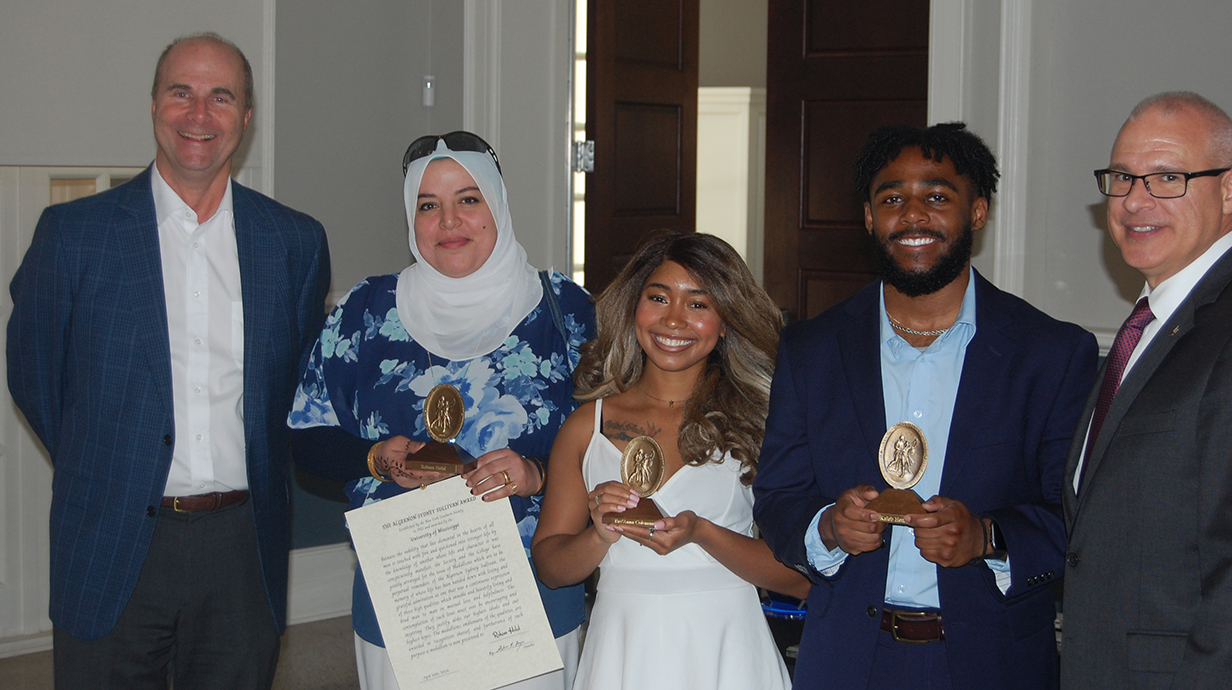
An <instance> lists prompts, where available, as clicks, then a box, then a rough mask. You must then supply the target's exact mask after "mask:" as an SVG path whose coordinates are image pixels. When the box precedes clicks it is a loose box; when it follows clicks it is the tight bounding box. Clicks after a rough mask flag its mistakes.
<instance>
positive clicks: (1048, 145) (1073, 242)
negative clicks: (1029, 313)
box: [1025, 0, 1232, 344]
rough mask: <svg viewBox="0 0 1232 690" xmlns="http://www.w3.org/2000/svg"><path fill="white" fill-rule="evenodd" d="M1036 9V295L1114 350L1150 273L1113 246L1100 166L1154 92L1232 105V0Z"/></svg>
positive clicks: (1032, 250)
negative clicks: (1099, 186) (1096, 173)
mask: <svg viewBox="0 0 1232 690" xmlns="http://www.w3.org/2000/svg"><path fill="white" fill-rule="evenodd" d="M1034 5H1035V16H1034V32H1033V33H1034V36H1033V40H1032V53H1033V56H1034V65H1033V68H1034V70H1035V74H1034V77H1033V83H1032V86H1031V91H1032V95H1031V110H1030V118H1031V137H1032V140H1033V142H1034V143H1033V145H1032V146H1031V150H1030V157H1029V164H1030V181H1029V182H1030V189H1029V194H1030V199H1031V201H1032V203H1031V204H1030V205H1029V210H1028V215H1027V224H1028V227H1029V228H1030V232H1029V233H1028V235H1027V262H1026V269H1027V275H1029V276H1030V277H1031V280H1030V281H1028V283H1027V285H1026V292H1025V296H1026V297H1027V299H1029V300H1030V301H1031V302H1033V303H1034V304H1036V305H1037V306H1039V307H1040V308H1041V309H1043V310H1045V311H1047V312H1049V313H1050V314H1053V315H1055V316H1057V317H1059V318H1062V319H1066V320H1071V321H1076V322H1078V323H1080V324H1082V325H1084V326H1086V327H1088V328H1091V329H1100V330H1101V331H1102V333H1101V334H1102V335H1103V336H1104V338H1103V339H1104V340H1106V341H1107V343H1108V344H1110V343H1111V336H1112V334H1114V332H1115V330H1116V329H1117V328H1118V327H1119V325H1120V323H1121V321H1122V320H1123V319H1124V318H1125V316H1126V315H1127V314H1128V313H1129V311H1130V308H1131V304H1132V302H1133V300H1134V299H1136V298H1137V295H1138V291H1139V290H1140V289H1141V288H1142V278H1141V276H1139V275H1138V274H1137V272H1136V271H1133V270H1132V269H1130V268H1128V267H1126V266H1125V264H1124V263H1123V262H1122V260H1121V258H1120V252H1119V251H1118V250H1117V249H1116V247H1115V245H1113V244H1112V242H1111V240H1110V239H1108V235H1107V233H1106V231H1105V226H1104V212H1105V204H1104V202H1103V197H1102V196H1101V195H1100V194H1099V192H1098V190H1096V188H1095V180H1094V178H1093V176H1092V175H1091V171H1092V170H1095V169H1096V168H1103V167H1106V166H1107V165H1108V157H1109V154H1110V152H1111V150H1112V143H1113V140H1114V139H1115V137H1116V131H1117V129H1118V128H1119V127H1120V125H1121V123H1122V122H1123V121H1124V119H1125V117H1126V116H1127V115H1128V114H1129V111H1130V110H1131V109H1132V108H1133V106H1134V105H1135V104H1136V103H1137V102H1138V101H1139V100H1141V99H1142V98H1144V97H1146V96H1149V95H1151V94H1153V93H1156V92H1159V91H1170V90H1177V89H1186V90H1192V91H1197V92H1198V93H1201V94H1202V95H1204V96H1206V97H1207V98H1210V99H1211V100H1213V101H1214V102H1215V103H1217V104H1218V105H1220V106H1221V107H1223V108H1224V110H1232V81H1230V80H1229V78H1228V55H1229V53H1228V50H1229V49H1228V37H1229V36H1230V35H1232V12H1230V11H1229V9H1230V8H1229V5H1228V3H1227V1H1226V0H1188V1H1187V2H1182V3H1165V4H1160V3H1157V2H1153V1H1150V0H1123V1H1121V2H1117V3H1075V2H1069V1H1068V0H1035V2H1034Z"/></svg>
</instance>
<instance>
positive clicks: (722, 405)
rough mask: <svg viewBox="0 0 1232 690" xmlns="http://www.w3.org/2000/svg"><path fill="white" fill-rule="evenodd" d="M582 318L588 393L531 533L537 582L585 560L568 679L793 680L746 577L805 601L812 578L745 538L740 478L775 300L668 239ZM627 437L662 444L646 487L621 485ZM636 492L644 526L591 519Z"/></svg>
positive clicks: (773, 331)
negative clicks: (578, 647)
mask: <svg viewBox="0 0 1232 690" xmlns="http://www.w3.org/2000/svg"><path fill="white" fill-rule="evenodd" d="M596 315H597V319H598V332H599V337H598V339H597V340H595V341H592V342H590V343H587V344H586V345H584V346H583V348H582V353H583V356H582V361H581V363H580V364H579V365H578V368H577V370H576V372H575V375H574V379H575V384H576V387H577V390H576V392H575V397H577V398H578V399H579V400H585V401H589V402H587V403H586V404H584V405H582V406H581V407H579V408H578V409H577V411H575V412H574V413H573V414H572V415H570V416H569V418H568V419H567V420H566V421H565V424H564V426H562V427H561V430H560V432H559V433H558V435H557V437H556V442H555V444H554V445H553V446H552V455H551V462H549V463H548V466H549V468H550V469H549V481H548V484H547V486H548V488H547V495H546V497H545V499H544V502H543V512H542V514H541V515H540V518H539V526H538V530H537V531H536V532H535V537H534V541H533V543H532V556H533V558H534V562H535V565H536V567H537V569H538V575H539V578H540V579H541V580H542V581H543V583H544V584H546V585H547V586H548V587H564V586H567V585H572V584H575V583H577V582H581V581H582V580H584V579H585V578H586V577H587V576H589V575H590V574H591V573H592V572H593V571H594V570H595V568H596V567H598V568H599V572H600V579H599V585H598V596H597V598H596V601H595V606H594V610H593V612H592V615H591V621H590V626H589V628H588V631H587V634H586V640H585V643H584V645H583V649H582V659H581V662H580V665H579V669H578V674H577V680H576V682H575V683H574V686H573V687H574V688H575V689H586V690H600V689H607V688H637V689H638V690H650V689H654V688H670V689H672V690H687V689H688V688H698V689H699V690H701V689H705V690H714V689H716V688H731V689H733V690H736V689H739V690H750V689H758V688H770V689H776V688H786V687H788V686H790V684H791V683H790V680H789V678H788V675H787V670H786V668H785V667H784V665H783V661H782V658H781V657H780V656H779V653H778V649H777V648H776V647H775V645H774V640H773V638H772V636H771V634H770V631H769V628H768V627H767V625H766V621H765V618H764V617H763V615H762V612H761V606H760V603H759V599H758V594H757V589H756V588H757V587H765V588H767V589H770V590H773V591H777V592H782V593H785V594H790V595H792V596H796V597H799V598H801V599H803V598H805V597H806V596H807V593H808V587H809V583H808V581H807V580H806V579H805V578H804V577H803V576H801V575H800V574H799V573H797V572H795V571H794V570H791V569H790V568H787V567H786V566H784V565H782V564H780V563H779V562H778V561H776V560H775V559H774V556H773V554H771V552H770V549H769V548H768V547H767V546H766V544H765V542H763V541H761V540H760V539H757V538H755V537H753V512H752V507H753V494H752V489H751V484H752V479H753V475H754V474H756V472H757V457H758V453H759V451H760V448H761V441H762V438H763V436H764V433H765V417H766V408H767V404H768V397H769V392H770V377H771V374H772V373H773V370H774V355H775V351H776V349H777V346H778V331H779V328H780V326H781V320H780V317H779V311H778V309H777V307H775V305H774V302H773V301H771V300H770V298H769V296H768V295H766V293H765V292H764V291H763V290H762V289H761V288H759V287H758V286H757V284H756V283H755V282H754V280H753V276H752V274H751V273H750V272H749V270H748V267H747V266H745V264H744V262H743V260H741V258H740V256H739V255H738V254H736V252H735V250H733V249H732V248H731V247H730V246H729V245H728V244H727V243H726V242H723V240H720V239H718V238H717V237H713V236H710V235H702V234H687V235H685V234H669V235H663V236H660V237H658V238H655V239H654V240H652V241H650V242H649V243H647V244H645V245H644V246H643V247H642V248H641V249H639V250H638V252H637V253H636V254H635V255H634V257H633V259H632V260H630V262H629V264H628V265H627V266H626V267H625V269H624V270H623V271H621V273H620V275H619V276H618V277H617V278H616V280H615V281H614V282H613V283H612V285H611V286H610V287H608V288H607V290H605V291H604V293H603V294H602V295H601V296H600V298H599V301H598V303H597V305H596ZM640 436H649V437H651V438H653V439H654V440H655V441H656V442H657V443H658V445H659V447H660V448H661V449H662V455H663V460H664V463H663V470H662V475H663V480H662V483H661V485H660V488H659V489H658V490H657V491H655V492H654V494H653V497H652V498H643V497H641V496H639V495H638V493H637V492H636V491H634V490H633V489H631V488H630V487H629V486H627V485H626V484H624V483H622V482H621V470H620V465H621V454H622V452H623V450H624V449H625V447H626V446H627V445H628V444H629V442H630V441H632V440H633V439H635V438H637V437H640ZM643 469H644V468H643ZM652 474H653V473H652ZM634 483H636V482H634ZM650 500H653V501H654V503H655V505H656V506H657V508H658V509H659V511H660V512H661V514H662V515H663V516H666V517H661V518H658V519H657V520H656V521H655V522H654V523H653V524H652V525H650V526H648V527H639V526H636V525H631V524H624V525H621V524H604V523H603V517H604V516H605V515H609V514H612V515H618V514H621V513H624V512H626V511H629V510H632V509H633V508H635V507H636V506H637V505H638V504H639V502H645V501H650Z"/></svg>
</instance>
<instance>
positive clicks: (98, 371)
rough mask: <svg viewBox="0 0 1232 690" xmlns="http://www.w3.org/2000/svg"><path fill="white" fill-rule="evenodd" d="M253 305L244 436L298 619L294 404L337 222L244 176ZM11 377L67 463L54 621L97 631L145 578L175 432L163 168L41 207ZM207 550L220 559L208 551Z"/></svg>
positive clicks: (244, 232)
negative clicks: (292, 581)
mask: <svg viewBox="0 0 1232 690" xmlns="http://www.w3.org/2000/svg"><path fill="white" fill-rule="evenodd" d="M232 189H233V191H232V199H233V202H234V210H235V234H236V244H237V247H238V251H239V264H240V278H241V283H242V299H243V303H244V401H243V406H244V436H245V441H246V454H247V464H248V481H249V487H250V491H251V501H250V503H249V504H250V506H251V509H252V514H253V520H254V522H255V525H256V534H257V545H258V549H259V551H260V559H261V568H262V570H263V572H264V576H265V588H266V592H267V593H268V595H269V604H270V613H271V615H272V616H273V617H274V620H275V622H276V624H277V626H278V629H279V631H281V630H282V629H283V626H284V625H285V619H286V599H287V560H288V548H289V513H288V467H289V463H290V452H289V446H288V431H287V426H286V416H287V410H288V409H289V408H290V405H291V399H292V396H293V394H294V392H295V386H296V383H297V382H298V380H299V367H300V363H301V360H303V355H304V354H305V351H306V349H307V347H309V346H310V345H311V344H312V343H313V342H314V341H315V339H316V337H317V334H318V333H319V332H320V328H321V324H322V320H323V315H324V311H323V301H324V297H325V293H326V291H327V290H328V287H329V279H330V270H329V250H328V247H327V244H326V239H325V231H324V229H323V228H322V227H321V224H320V223H318V222H317V221H315V220H314V219H312V218H311V217H309V216H307V215H305V214H303V213H299V212H297V211H294V210H291V209H289V208H287V207H285V206H283V205H282V204H279V203H278V202H276V201H274V200H272V199H270V198H268V197H266V196H264V195H262V194H259V193H257V192H254V191H252V190H250V189H247V188H245V187H242V186H241V185H239V184H234V185H233V188H232ZM9 289H10V292H11V294H12V297H13V313H12V316H11V317H10V319H9V324H8V343H7V356H8V383H9V390H10V392H11V393H12V395H13V399H14V401H16V403H17V405H18V407H19V408H21V410H22V412H23V413H25V416H26V419H27V421H29V423H30V426H31V428H33V430H34V432H35V434H37V435H38V437H39V439H40V440H41V441H42V442H43V445H44V446H45V447H46V448H47V451H48V452H49V453H50V455H51V460H52V463H53V465H54V466H55V473H54V479H53V481H52V503H51V620H52V622H53V623H54V624H55V625H56V626H57V627H59V628H61V629H63V630H65V631H67V632H69V633H70V634H72V635H74V636H76V637H80V638H85V639H96V638H99V637H102V636H104V635H106V634H107V633H108V632H110V631H111V629H112V628H113V627H114V626H115V623H116V621H117V619H118V618H119V616H120V612H121V611H122V610H123V608H124V606H125V604H127V602H128V600H129V597H130V596H131V595H132V592H133V589H134V587H135V586H136V584H137V576H138V575H139V574H140V572H141V566H142V563H143V562H144V561H145V557H146V552H147V550H148V549H149V545H150V539H151V537H152V535H153V532H154V523H155V521H156V520H157V519H158V509H157V506H158V505H159V502H160V500H161V498H162V494H163V488H164V486H165V484H166V480H167V473H168V470H169V468H170V466H171V454H172V450H173V448H174V443H175V422H174V417H173V412H172V392H171V351H170V346H169V344H168V340H167V314H166V301H165V299H164V294H163V276H162V263H161V257H160V253H159V241H158V227H157V220H156V218H155V211H154V197H153V193H152V191H151V187H150V172H149V169H146V171H145V172H143V173H141V174H140V175H138V176H136V177H135V178H133V179H132V180H131V181H130V182H128V183H126V184H123V185H121V186H119V187H116V188H115V189H112V190H109V191H106V192H103V193H101V194H97V195H95V196H92V197H88V198H85V199H80V200H77V201H73V202H70V203H67V204H58V205H55V206H50V207H48V208H47V209H46V210H44V212H43V215H42V217H41V218H40V219H39V223H38V227H37V229H36V230H35V232H34V237H33V240H32V242H31V245H30V249H29V250H28V251H27V252H26V255H25V258H24V259H23V261H22V264H21V268H20V269H18V271H17V274H16V275H15V277H14V278H13V282H12V284H11V285H10V288H9ZM206 557H208V556H206Z"/></svg>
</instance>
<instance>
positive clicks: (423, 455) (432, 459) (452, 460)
mask: <svg viewBox="0 0 1232 690" xmlns="http://www.w3.org/2000/svg"><path fill="white" fill-rule="evenodd" d="M405 466H406V469H408V470H413V471H418V472H443V473H445V474H451V475H452V474H466V473H467V472H470V471H471V470H473V469H475V458H474V457H472V456H471V454H470V453H468V452H466V451H465V450H464V449H462V448H459V447H458V446H457V445H456V444H453V443H441V442H440V441H432V442H431V443H429V444H427V445H426V446H424V447H423V448H420V449H419V452H417V453H415V454H414V455H411V456H410V457H408V458H407V459H406V465H405Z"/></svg>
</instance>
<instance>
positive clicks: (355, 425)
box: [288, 273, 595, 646]
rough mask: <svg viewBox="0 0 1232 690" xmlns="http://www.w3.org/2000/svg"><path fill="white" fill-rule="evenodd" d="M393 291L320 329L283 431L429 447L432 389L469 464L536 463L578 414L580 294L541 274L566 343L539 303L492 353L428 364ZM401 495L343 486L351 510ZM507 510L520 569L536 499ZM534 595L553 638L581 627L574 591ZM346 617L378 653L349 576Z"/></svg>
mask: <svg viewBox="0 0 1232 690" xmlns="http://www.w3.org/2000/svg"><path fill="white" fill-rule="evenodd" d="M397 282H398V275H397V274H391V275H384V276H375V277H372V278H368V279H366V280H364V281H362V282H361V283H359V284H358V285H356V286H355V287H354V288H352V289H351V291H350V293H348V294H347V295H346V296H345V297H344V298H343V299H342V301H340V302H339V303H338V306H337V307H335V308H334V310H333V312H332V313H331V314H330V315H329V318H327V319H326V321H325V328H324V330H322V332H321V337H320V339H319V340H318V341H317V343H316V345H315V346H314V347H313V350H312V354H311V357H310V359H309V361H308V367H307V370H306V371H305V372H304V377H303V380H302V381H301V382H300V386H299V389H298V390H297V391H296V393H295V402H294V404H293V406H292V409H291V413H290V415H289V417H288V424H289V425H290V426H291V428H293V429H306V428H311V427H320V426H333V427H339V428H341V429H343V430H345V431H347V432H349V433H351V434H353V435H355V436H358V437H361V438H363V439H365V440H367V441H370V442H372V443H375V442H377V441H380V440H383V439H386V438H389V437H390V436H394V435H398V434H401V435H403V436H406V437H408V438H411V439H414V440H417V441H424V442H427V441H430V440H431V438H430V437H429V436H428V434H427V431H426V430H425V428H424V422H423V403H424V399H425V398H426V397H427V395H428V392H429V391H430V390H432V388H433V387H434V386H436V385H437V384H440V383H449V384H452V385H453V386H455V387H456V388H457V389H458V391H459V392H461V393H462V398H463V400H464V401H465V403H466V421H465V423H464V424H463V426H462V431H461V433H460V434H459V435H458V437H457V439H456V443H457V444H458V445H459V446H461V447H462V448H464V449H466V450H467V451H468V452H469V453H470V454H471V455H473V456H475V457H479V456H480V455H483V454H484V453H487V452H490V451H494V450H500V449H501V448H510V449H512V450H514V451H516V452H518V453H520V454H522V455H526V456H529V455H535V456H539V457H540V458H544V459H546V458H547V456H548V454H549V452H550V451H551V448H552V441H553V440H555V438H556V432H557V430H558V429H559V428H560V425H561V424H562V423H563V422H564V421H565V417H567V416H569V413H570V412H572V411H573V409H574V408H575V407H576V406H577V405H576V403H575V402H574V400H573V380H572V374H573V369H574V367H576V366H577V362H578V358H579V355H578V347H579V346H580V345H581V344H582V343H584V342H586V341H587V340H590V339H592V338H594V334H595V325H594V310H593V307H592V306H591V304H590V298H589V296H588V295H587V294H586V292H585V291H584V290H583V289H582V288H580V287H578V286H577V285H576V284H574V283H573V282H572V281H570V280H569V279H567V278H566V277H564V276H563V275H561V274H559V273H552V274H551V285H552V290H553V292H554V293H555V294H556V296H557V301H558V303H559V304H560V308H561V312H562V314H561V315H562V316H563V319H564V327H565V330H566V331H567V332H568V343H567V344H566V342H565V338H564V337H563V336H562V333H561V331H560V330H559V329H558V328H557V326H556V324H555V323H554V321H553V318H552V314H551V311H550V310H549V306H548V303H547V295H544V299H542V300H540V302H539V304H538V305H537V306H536V307H535V308H534V309H533V310H532V311H531V312H530V313H529V314H527V316H526V318H524V319H523V320H522V322H521V323H520V324H518V326H517V328H515V329H514V330H513V333H511V334H510V335H509V337H508V338H507V339H506V340H505V342H504V343H503V344H502V345H501V346H500V347H499V348H497V349H496V350H495V351H493V352H490V353H488V354H487V355H483V356H480V357H476V358H475V359H471V360H467V361H456V362H455V361H451V360H447V359H442V358H441V357H437V356H432V355H430V354H429V353H428V352H427V351H426V350H425V349H424V348H423V347H421V346H420V345H419V344H418V343H416V342H415V341H414V340H412V339H411V337H410V336H409V335H408V334H407V332H406V329H405V328H403V326H402V321H401V320H400V319H399V318H398V309H397V307H396V304H395V297H394V290H395V286H396V285H397ZM404 491H407V489H403V488H402V487H400V486H398V485H397V484H395V483H393V482H379V481H377V480H376V479H374V478H373V477H371V476H363V477H360V478H358V479H352V480H351V481H350V482H349V483H348V484H347V486H346V493H347V496H348V497H349V498H350V502H351V507H352V508H358V507H360V506H364V505H367V504H369V503H374V502H376V501H380V500H382V499H385V498H389V497H390V496H396V495H398V494H400V493H403V492H404ZM510 501H511V503H512V506H513V515H514V519H515V520H516V521H517V524H518V531H519V533H520V534H521V535H522V543H523V545H524V546H525V547H526V555H527V558H529V557H530V541H531V537H533V536H534V534H535V526H536V525H537V524H538V521H539V506H540V502H541V501H542V497H541V496H535V497H533V498H522V497H520V496H512V497H511V498H510ZM532 567H533V564H532ZM539 594H540V596H541V597H542V599H543V606H544V609H545V610H546V611H547V615H548V620H549V621H550V622H551V624H552V633H553V634H554V635H555V636H557V637H559V636H561V635H563V634H565V633H567V632H569V631H571V630H573V629H574V628H576V627H577V626H578V625H580V624H581V623H582V618H583V615H584V604H583V593H582V587H581V586H580V585H578V586H574V587H566V588H561V589H556V590H551V589H547V588H546V587H544V586H543V585H542V584H540V585H539ZM351 615H352V620H353V624H354V627H355V632H356V633H357V634H359V636H360V637H361V638H363V639H364V640H367V641H368V642H371V643H373V644H376V645H380V646H384V643H383V641H382V638H381V631H380V628H379V627H378V625H377V622H376V615H375V613H374V612H373V609H372V601H371V599H370V598H369V596H368V588H367V586H366V585H365V584H364V579H363V573H362V571H360V570H359V569H357V570H356V572H355V588H354V598H353V602H352V610H351Z"/></svg>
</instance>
